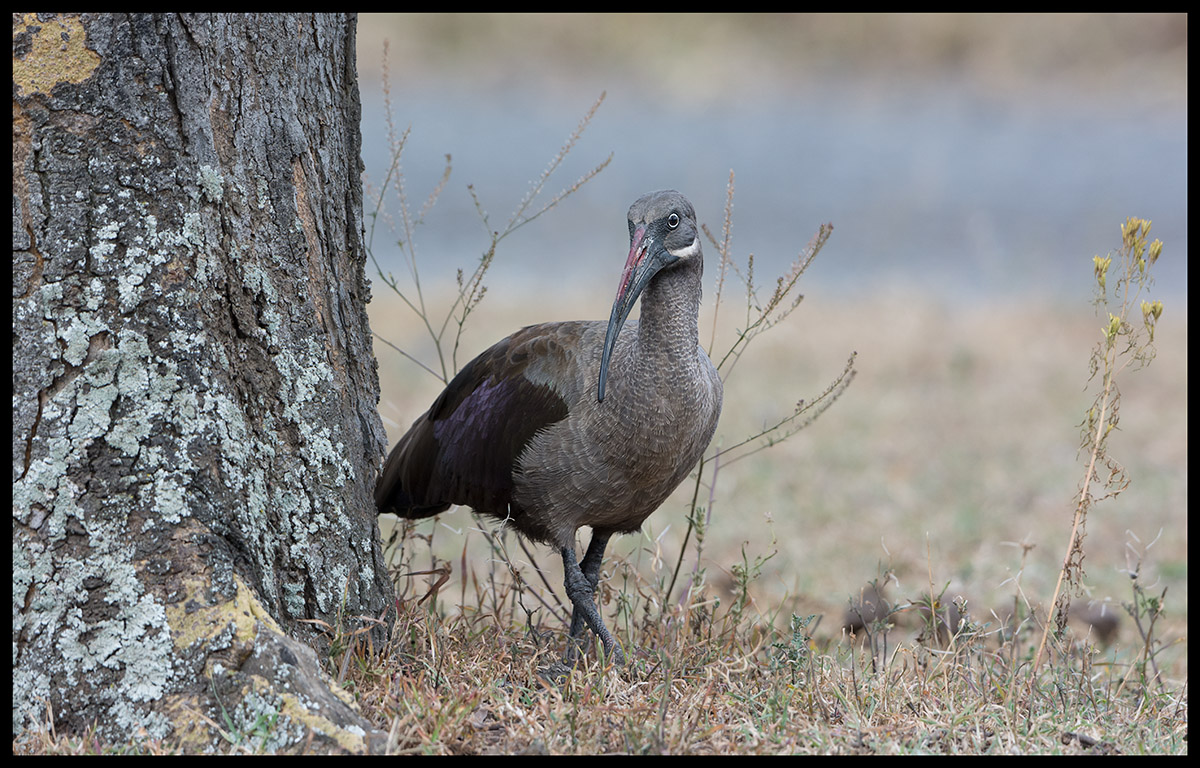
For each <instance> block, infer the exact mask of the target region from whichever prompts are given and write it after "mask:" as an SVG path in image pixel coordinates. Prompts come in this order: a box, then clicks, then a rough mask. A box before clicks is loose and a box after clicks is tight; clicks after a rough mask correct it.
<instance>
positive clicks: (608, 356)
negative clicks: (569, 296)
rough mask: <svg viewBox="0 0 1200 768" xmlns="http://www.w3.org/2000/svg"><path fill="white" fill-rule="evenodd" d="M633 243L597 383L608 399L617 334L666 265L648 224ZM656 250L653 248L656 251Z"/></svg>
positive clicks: (601, 394)
mask: <svg viewBox="0 0 1200 768" xmlns="http://www.w3.org/2000/svg"><path fill="white" fill-rule="evenodd" d="M632 240H633V244H632V245H631V246H630V248H629V258H628V259H626V260H625V269H624V270H623V271H622V272H621V284H620V285H619V286H617V296H616V298H615V299H614V300H613V307H612V314H611V315H609V318H608V330H607V332H606V333H605V334H604V352H603V353H602V354H601V356H600V381H599V384H598V385H597V387H596V399H597V400H598V401H599V402H604V387H605V384H606V383H607V381H608V366H609V363H610V362H611V360H612V353H613V348H614V347H615V346H616V343H617V336H618V335H619V334H620V333H621V328H622V326H624V325H625V319H626V318H628V317H629V312H630V311H631V310H632V309H633V305H634V304H635V303H636V302H637V300H638V297H639V296H641V295H642V291H643V290H644V289H645V287H646V284H647V283H649V282H650V278H652V277H654V275H655V274H656V273H657V272H658V271H659V270H660V269H662V268H663V267H664V266H665V261H664V260H663V259H662V258H661V254H665V253H666V252H665V251H664V250H663V249H662V248H657V249H653V248H652V246H653V245H654V238H653V237H651V238H649V239H647V238H646V228H645V227H644V226H643V227H638V228H637V230H636V231H635V232H634V233H633V238H632ZM652 251H653V252H652Z"/></svg>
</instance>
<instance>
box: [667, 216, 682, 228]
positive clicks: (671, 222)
mask: <svg viewBox="0 0 1200 768" xmlns="http://www.w3.org/2000/svg"><path fill="white" fill-rule="evenodd" d="M667 226H668V227H670V228H671V229H675V227H678V226H679V214H678V213H672V214H671V215H670V216H668V217H667Z"/></svg>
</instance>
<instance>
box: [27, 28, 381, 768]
mask: <svg viewBox="0 0 1200 768" xmlns="http://www.w3.org/2000/svg"><path fill="white" fill-rule="evenodd" d="M354 49H355V20H354V18H353V17H347V16H344V15H330V16H317V17H313V16H306V15H266V16H252V17H251V16H225V15H204V16H175V15H168V14H162V15H160V14H151V15H137V16H125V15H84V16H72V15H60V16H55V15H51V14H38V15H35V14H25V15H24V16H15V17H14V23H13V732H14V734H18V733H20V732H22V731H24V730H26V729H28V728H37V727H46V726H48V725H49V724H50V721H52V722H53V724H54V725H55V726H56V728H57V729H58V730H59V732H60V733H62V732H64V731H67V732H70V731H74V732H81V731H83V730H85V729H88V728H91V727H96V728H98V733H99V735H100V736H101V737H103V738H105V739H110V740H115V741H127V740H129V739H131V738H135V737H136V738H145V737H150V738H155V739H164V740H167V742H168V743H173V744H177V745H180V746H181V747H182V748H183V749H185V750H188V751H206V750H222V749H227V746H226V744H225V742H223V741H222V740H221V739H222V738H224V739H227V740H234V741H238V740H239V739H245V740H246V741H245V742H244V743H245V744H246V745H247V746H249V747H251V748H254V749H259V748H265V749H268V750H280V749H288V748H290V747H295V746H297V745H304V744H305V741H306V740H307V739H312V741H311V742H309V748H317V749H323V748H327V749H351V750H362V749H367V748H371V747H374V746H377V742H375V740H376V739H378V736H379V734H378V733H377V732H372V731H371V730H370V726H369V725H368V724H366V722H365V721H364V720H363V719H362V716H361V715H360V714H359V713H358V712H357V709H356V708H355V706H354V705H353V703H351V702H350V699H349V697H348V696H347V695H346V694H345V693H343V692H340V691H339V692H337V693H334V692H333V691H332V690H330V688H329V687H328V683H327V682H322V680H321V676H322V675H323V674H324V673H323V672H319V671H318V669H319V666H320V665H319V664H318V663H317V657H316V654H315V653H314V652H313V651H312V650H311V649H310V648H309V647H308V645H315V646H317V647H319V648H323V647H326V646H327V643H326V642H325V640H324V638H326V637H327V633H328V632H332V631H333V630H334V629H340V630H343V631H351V630H354V629H356V628H358V627H359V626H360V624H357V623H351V620H352V617H357V616H358V615H366V616H374V617H383V615H384V613H385V610H386V608H387V607H388V606H389V605H390V604H391V601H392V594H393V593H392V587H391V585H390V583H389V581H388V578H387V572H386V568H385V565H384V562H383V559H382V556H381V549H380V540H379V529H378V527H377V525H376V524H375V510H374V505H373V503H372V488H373V485H374V482H375V477H376V473H377V470H378V467H379V460H380V457H381V456H382V454H383V451H384V448H385V447H386V446H385V436H384V432H383V428H382V425H381V423H380V421H379V417H378V413H377V410H376V404H377V402H378V395H379V384H378V379H377V377H376V372H375V360H374V356H373V354H372V351H371V336H370V331H369V328H368V324H367V316H366V311H365V305H366V302H367V301H368V300H369V284H368V282H367V280H366V277H365V274H364V268H363V267H364V253H363V248H362V235H363V229H362V185H361V170H362V167H361V166H362V164H361V159H360V152H359V149H360V141H361V138H360V133H359V117H360V105H359V97H358V82H357V78H356V73H355V50H354ZM322 622H323V624H322ZM374 632H375V633H376V639H377V640H378V639H382V638H383V631H382V629H381V628H377V629H375V630H374ZM297 640H303V641H305V642H304V643H300V642H297ZM305 643H307V645H306V644H305ZM264 723H266V724H268V725H269V727H266V728H264V727H262V726H263V724H264ZM364 733H365V734H366V735H365V736H364V735H363V734H364Z"/></svg>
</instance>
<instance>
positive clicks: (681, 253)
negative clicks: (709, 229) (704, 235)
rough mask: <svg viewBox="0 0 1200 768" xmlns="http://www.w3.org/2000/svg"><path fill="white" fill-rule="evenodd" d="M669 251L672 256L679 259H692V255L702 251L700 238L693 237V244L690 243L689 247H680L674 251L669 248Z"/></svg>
mask: <svg viewBox="0 0 1200 768" xmlns="http://www.w3.org/2000/svg"><path fill="white" fill-rule="evenodd" d="M667 252H668V253H670V254H671V255H672V256H674V257H675V258H677V259H690V258H691V257H692V256H695V255H696V254H697V253H700V238H699V237H697V238H695V239H693V240H692V244H691V245H689V246H688V247H687V248H680V249H679V250H677V251H672V250H669V249H668V251H667Z"/></svg>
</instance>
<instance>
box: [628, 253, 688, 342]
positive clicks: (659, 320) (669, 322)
mask: <svg viewBox="0 0 1200 768" xmlns="http://www.w3.org/2000/svg"><path fill="white" fill-rule="evenodd" d="M702 272H703V267H702V262H701V260H700V259H699V258H694V259H689V260H688V261H686V262H684V263H681V264H677V265H675V266H674V267H672V268H670V269H664V270H663V271H662V272H659V273H658V275H656V276H655V277H654V279H653V280H651V281H650V284H649V285H647V286H646V290H645V291H644V292H643V293H642V309H641V316H640V318H639V320H638V346H639V347H641V348H642V349H643V350H644V351H646V352H651V351H652V352H654V353H657V354H658V355H661V356H664V357H666V358H667V359H668V360H671V361H680V362H687V361H693V360H695V359H696V350H697V345H698V344H699V342H700V330H699V323H700V319H699V314H700V293H701V291H700V282H701V280H700V278H701V276H702ZM643 359H646V360H650V359H653V356H650V357H643Z"/></svg>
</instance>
